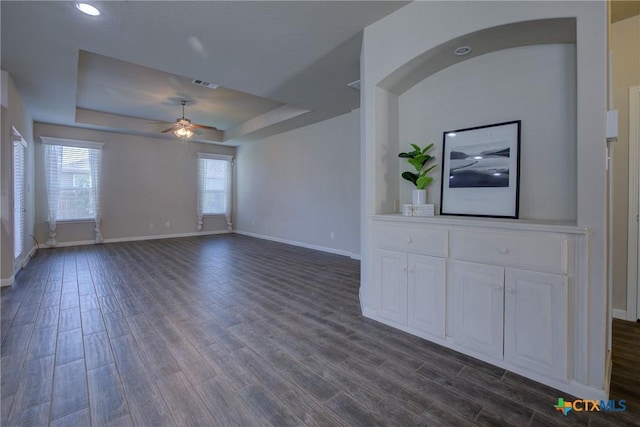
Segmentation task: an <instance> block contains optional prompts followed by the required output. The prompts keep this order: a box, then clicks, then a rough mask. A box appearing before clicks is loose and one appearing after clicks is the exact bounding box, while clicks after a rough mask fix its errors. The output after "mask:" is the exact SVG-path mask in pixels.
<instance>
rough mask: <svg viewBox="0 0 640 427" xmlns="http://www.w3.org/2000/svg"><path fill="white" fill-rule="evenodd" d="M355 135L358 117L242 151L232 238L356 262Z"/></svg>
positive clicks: (247, 146)
mask: <svg viewBox="0 0 640 427" xmlns="http://www.w3.org/2000/svg"><path fill="white" fill-rule="evenodd" d="M359 127H360V114H359V110H356V111H353V112H351V113H348V114H345V115H342V116H339V117H335V118H332V119H329V120H326V121H323V122H320V123H316V124H313V125H309V126H306V127H303V128H300V129H295V130H292V131H289V132H285V133H282V134H280V135H276V136H272V137H269V138H265V139H262V140H258V141H254V142H250V143H246V144H244V145H242V146H240V147H239V148H238V153H237V161H236V177H237V179H236V196H237V197H236V203H237V209H236V211H237V216H236V228H237V230H238V231H239V232H242V233H251V234H254V235H260V236H266V237H268V238H275V239H281V240H285V241H289V242H297V243H299V244H303V245H305V246H311V247H318V248H320V249H324V250H328V251H332V252H336V253H342V254H345V255H347V254H359V253H360V247H359V246H360V222H359V212H360V153H359V144H360V131H359ZM331 232H333V233H334V238H331Z"/></svg>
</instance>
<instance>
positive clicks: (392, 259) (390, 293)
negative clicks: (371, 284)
mask: <svg viewBox="0 0 640 427" xmlns="http://www.w3.org/2000/svg"><path fill="white" fill-rule="evenodd" d="M375 263H376V277H375V280H376V289H377V294H378V297H377V300H378V301H377V313H378V315H379V316H380V317H383V318H385V319H388V320H392V321H394V322H397V323H402V324H406V323H407V254H405V253H402V252H396V251H388V250H385V249H377V250H376V259H375Z"/></svg>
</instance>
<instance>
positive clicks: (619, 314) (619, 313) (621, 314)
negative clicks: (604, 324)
mask: <svg viewBox="0 0 640 427" xmlns="http://www.w3.org/2000/svg"><path fill="white" fill-rule="evenodd" d="M613 318H614V319H622V320H629V319H627V310H620V309H619V308H614V309H613Z"/></svg>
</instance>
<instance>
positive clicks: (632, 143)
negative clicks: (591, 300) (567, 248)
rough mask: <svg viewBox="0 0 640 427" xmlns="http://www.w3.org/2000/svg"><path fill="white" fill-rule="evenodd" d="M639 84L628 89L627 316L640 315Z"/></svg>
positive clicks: (635, 316) (632, 317)
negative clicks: (639, 271)
mask: <svg viewBox="0 0 640 427" xmlns="http://www.w3.org/2000/svg"><path fill="white" fill-rule="evenodd" d="M639 214H640V86H636V87H632V88H630V89H629V222H628V235H629V239H628V244H627V253H628V260H627V320H631V321H635V320H636V319H639V318H640V280H638V279H639V277H640V275H639V274H638V267H639V266H640V229H639V227H638V215H639Z"/></svg>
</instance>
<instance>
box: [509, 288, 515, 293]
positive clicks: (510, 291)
mask: <svg viewBox="0 0 640 427" xmlns="http://www.w3.org/2000/svg"><path fill="white" fill-rule="evenodd" d="M515 292H516V290H515V289H513V288H507V293H508V294H513V293H515Z"/></svg>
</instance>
